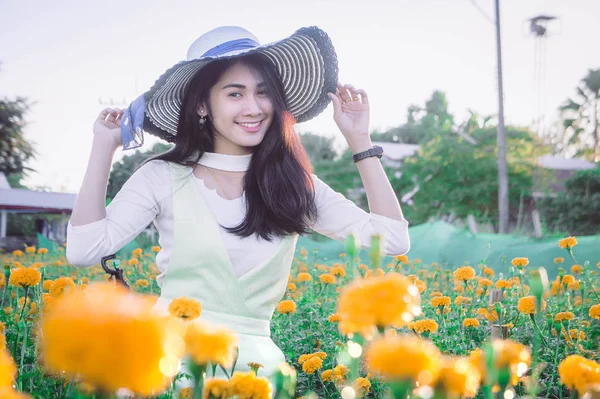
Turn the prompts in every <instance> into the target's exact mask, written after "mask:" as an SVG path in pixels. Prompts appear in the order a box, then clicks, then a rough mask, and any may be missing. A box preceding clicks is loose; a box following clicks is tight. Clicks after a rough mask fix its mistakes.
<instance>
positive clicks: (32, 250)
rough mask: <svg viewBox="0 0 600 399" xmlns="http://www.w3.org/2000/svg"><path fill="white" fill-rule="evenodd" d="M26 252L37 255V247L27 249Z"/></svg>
mask: <svg viewBox="0 0 600 399" xmlns="http://www.w3.org/2000/svg"><path fill="white" fill-rule="evenodd" d="M25 252H27V253H28V254H34V253H35V247H33V246H31V247H25Z"/></svg>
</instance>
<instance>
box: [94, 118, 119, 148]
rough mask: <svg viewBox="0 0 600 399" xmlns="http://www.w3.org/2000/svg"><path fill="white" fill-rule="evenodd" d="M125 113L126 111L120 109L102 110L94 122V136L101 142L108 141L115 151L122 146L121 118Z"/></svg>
mask: <svg viewBox="0 0 600 399" xmlns="http://www.w3.org/2000/svg"><path fill="white" fill-rule="evenodd" d="M124 113H125V110H123V109H120V108H106V109H104V110H102V112H100V115H98V118H96V121H95V122H94V136H95V137H97V138H99V139H101V140H107V141H108V142H109V143H110V144H112V145H113V146H114V148H115V149H117V148H119V146H120V145H121V144H122V139H121V118H122V117H123V114H124Z"/></svg>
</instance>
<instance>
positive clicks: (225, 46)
mask: <svg viewBox="0 0 600 399" xmlns="http://www.w3.org/2000/svg"><path fill="white" fill-rule="evenodd" d="M258 46H260V44H259V43H257V42H255V41H254V40H252V39H248V38H245V39H235V40H230V41H228V42H225V43H221V44H219V45H218V46H215V47H213V48H211V49H210V50H208V51H207V52H205V53H204V54H202V56H201V57H200V58H202V57H215V56H218V55H222V54H226V53H229V52H231V51H237V50H247V49H250V48H255V47H258Z"/></svg>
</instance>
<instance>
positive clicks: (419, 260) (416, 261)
mask: <svg viewBox="0 0 600 399" xmlns="http://www.w3.org/2000/svg"><path fill="white" fill-rule="evenodd" d="M413 263H414V264H415V265H419V264H421V263H423V261H422V260H421V259H418V258H417V259H415V260H413Z"/></svg>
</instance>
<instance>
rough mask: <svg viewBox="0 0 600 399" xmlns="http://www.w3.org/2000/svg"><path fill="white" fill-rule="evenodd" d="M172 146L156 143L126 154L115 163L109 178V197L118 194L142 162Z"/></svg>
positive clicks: (107, 195)
mask: <svg viewBox="0 0 600 399" xmlns="http://www.w3.org/2000/svg"><path fill="white" fill-rule="evenodd" d="M171 147H172V146H171V145H169V144H162V143H156V144H154V146H153V147H152V148H151V149H150V150H148V151H145V152H141V151H140V150H136V151H135V152H134V153H133V154H131V155H125V156H124V157H123V159H121V160H120V161H119V162H116V163H114V164H113V167H112V170H111V172H110V177H109V179H108V187H107V190H106V197H107V199H108V200H109V201H110V200H112V199H113V198H114V197H115V196H116V195H117V193H118V192H119V190H121V187H123V184H125V182H126V181H127V179H129V177H131V175H132V174H133V172H134V171H135V169H136V168H137V167H138V166H139V165H140V164H141V163H142V162H144V161H145V160H146V159H148V158H150V157H152V156H154V155H156V154H160V153H163V152H166V151H168V150H169V149H170V148H171Z"/></svg>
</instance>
